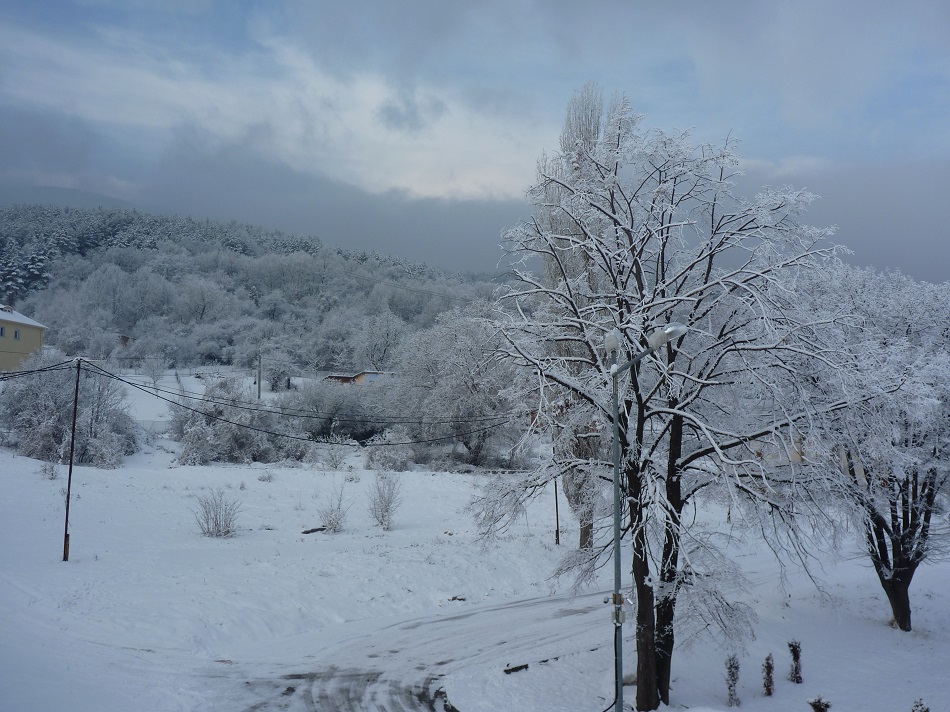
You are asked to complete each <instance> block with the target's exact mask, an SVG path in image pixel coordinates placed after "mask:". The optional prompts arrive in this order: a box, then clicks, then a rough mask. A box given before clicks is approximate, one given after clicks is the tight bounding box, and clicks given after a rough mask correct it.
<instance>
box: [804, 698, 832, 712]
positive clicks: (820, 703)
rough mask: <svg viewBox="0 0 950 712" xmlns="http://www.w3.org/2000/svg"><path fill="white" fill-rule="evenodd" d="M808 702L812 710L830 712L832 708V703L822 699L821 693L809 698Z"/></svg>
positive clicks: (813, 711) (814, 711)
mask: <svg viewBox="0 0 950 712" xmlns="http://www.w3.org/2000/svg"><path fill="white" fill-rule="evenodd" d="M808 704H809V705H811V708H812V712H828V710H829V709H830V708H831V703H830V702H828V700H825V699H822V697H821V695H818V697H815V698H814V699H811V700H808Z"/></svg>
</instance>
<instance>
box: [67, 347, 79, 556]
mask: <svg viewBox="0 0 950 712" xmlns="http://www.w3.org/2000/svg"><path fill="white" fill-rule="evenodd" d="M81 369H82V359H80V358H77V359H76V390H75V391H74V392H73V431H72V434H71V435H70V436H69V475H68V476H67V478H66V530H65V532H64V533H63V561H69V498H70V494H71V493H72V488H73V451H74V450H75V447H76V412H77V411H78V410H79V373H80V370H81Z"/></svg>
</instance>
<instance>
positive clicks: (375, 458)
mask: <svg viewBox="0 0 950 712" xmlns="http://www.w3.org/2000/svg"><path fill="white" fill-rule="evenodd" d="M411 440H412V438H411V437H410V436H409V433H408V432H406V431H405V430H404V429H403V428H394V429H391V430H387V431H386V432H385V433H383V434H382V435H377V436H375V437H374V438H371V439H370V441H369V442H368V443H367V444H366V445H367V447H366V467H367V468H368V469H373V470H387V471H389V472H405V471H406V470H408V469H409V468H410V467H411V466H412V463H413V453H412V445H411V444H409V441H411Z"/></svg>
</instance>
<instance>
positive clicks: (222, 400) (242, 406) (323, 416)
mask: <svg viewBox="0 0 950 712" xmlns="http://www.w3.org/2000/svg"><path fill="white" fill-rule="evenodd" d="M86 363H89V364H90V365H92V366H94V368H96V369H98V370H99V371H101V372H102V373H103V375H106V376H108V377H110V378H114V379H116V380H118V381H120V382H122V383H125V384H126V385H128V386H130V387H132V388H136V389H138V390H141V391H143V392H145V393H148V394H149V395H153V394H157V393H159V392H161V393H165V394H168V395H170V396H175V397H179V398H181V397H184V398H188V399H189V400H196V401H201V402H204V403H211V404H214V405H221V406H225V407H228V408H235V409H237V410H246V411H250V412H256V413H269V414H273V415H278V416H286V417H291V418H301V419H309V420H335V421H336V422H338V423H353V424H361V425H456V424H459V423H473V424H474V423H491V422H494V421H497V420H506V421H507V422H510V419H511V418H514V417H516V416H517V414H516V413H498V414H495V415H485V416H475V417H470V418H452V417H447V418H446V419H444V420H441V419H440V420H425V419H420V418H408V417H378V418H366V417H356V416H347V415H345V414H343V415H341V414H339V413H335V412H332V411H318V410H312V409H311V410H301V409H299V408H281V407H275V406H266V405H261V404H259V403H254V402H249V401H243V400H239V399H236V398H227V397H225V396H214V395H208V394H207V393H204V394H199V393H197V392H195V391H187V390H185V389H184V388H182V389H178V390H174V389H169V388H163V387H160V386H154V387H148V386H143V385H141V384H138V383H135V382H134V381H129V380H127V379H124V378H122V377H121V376H118V375H116V374H113V373H110V372H109V371H107V370H106V369H104V368H102V367H101V366H99V365H98V364H93V363H91V362H89V361H87V362H86ZM161 400H166V401H168V402H170V403H173V404H175V405H178V403H176V402H174V401H171V400H169V399H167V398H161Z"/></svg>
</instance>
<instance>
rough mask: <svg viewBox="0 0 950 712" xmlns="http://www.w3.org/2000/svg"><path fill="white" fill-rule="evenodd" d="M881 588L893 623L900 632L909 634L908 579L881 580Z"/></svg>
mask: <svg viewBox="0 0 950 712" xmlns="http://www.w3.org/2000/svg"><path fill="white" fill-rule="evenodd" d="M881 586H883V587H884V593H885V594H887V601H888V603H890V604H891V613H893V614H894V623H895V624H896V625H897V627H898V628H900V629H901V630H903V631H907V632H910V577H892V578H889V579H884V578H882V579H881Z"/></svg>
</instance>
